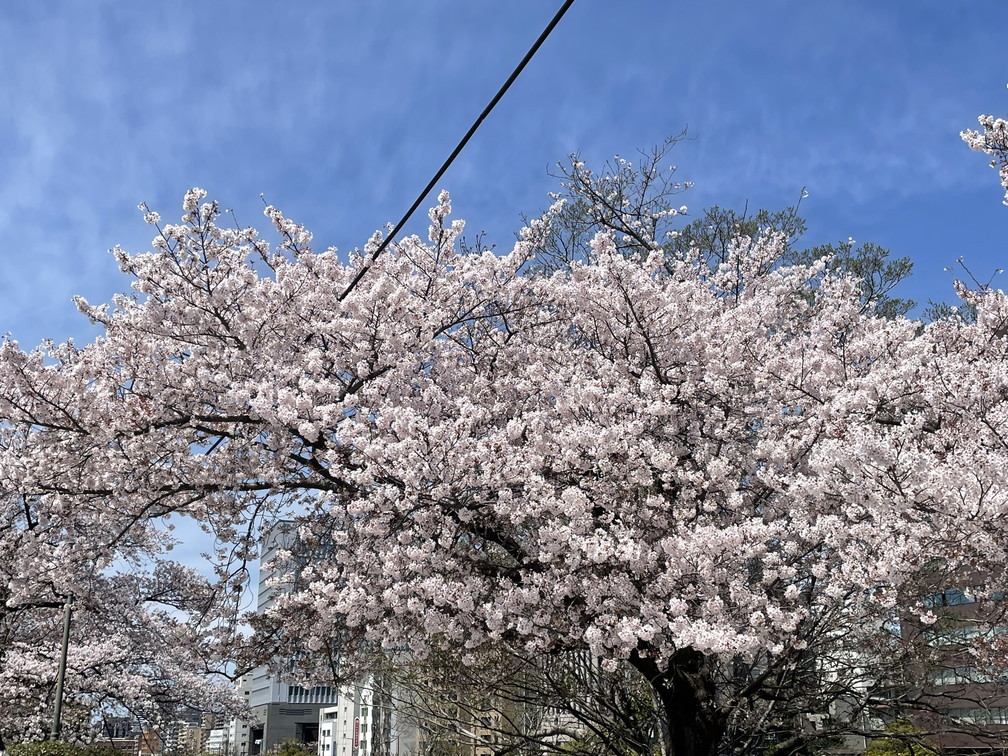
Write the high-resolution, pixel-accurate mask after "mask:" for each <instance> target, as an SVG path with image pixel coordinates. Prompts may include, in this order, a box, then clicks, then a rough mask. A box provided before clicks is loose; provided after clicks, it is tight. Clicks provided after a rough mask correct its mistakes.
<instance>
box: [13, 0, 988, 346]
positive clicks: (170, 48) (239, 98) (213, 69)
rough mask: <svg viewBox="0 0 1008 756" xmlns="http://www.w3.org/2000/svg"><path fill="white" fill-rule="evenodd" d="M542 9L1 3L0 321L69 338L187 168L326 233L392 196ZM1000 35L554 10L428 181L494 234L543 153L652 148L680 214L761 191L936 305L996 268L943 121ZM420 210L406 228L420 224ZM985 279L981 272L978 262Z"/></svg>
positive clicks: (963, 16)
mask: <svg viewBox="0 0 1008 756" xmlns="http://www.w3.org/2000/svg"><path fill="white" fill-rule="evenodd" d="M558 6H559V2H558V1H557V2H552V1H550V2H547V1H546V0H511V1H510V2H507V3H491V2H485V1H482V0H477V1H475V2H474V1H473V0H370V2H367V3H360V2H358V3H348V2H342V0H335V1H330V2H325V3H323V2H317V1H312V0H303V1H301V2H291V3H286V4H278V3H265V2H260V1H259V0H242V1H241V2H238V1H237V0H217V1H215V2H213V3H206V2H190V1H186V0H180V1H178V2H173V3H160V4H130V3H122V2H112V1H111V0H107V1H106V0H92V1H91V2H88V3H70V2H65V1H64V2H56V1H54V0H49V1H47V0H35V1H34V2H26V1H22V2H14V3H10V4H9V5H8V6H7V7H5V12H4V14H3V18H2V19H0V70H3V71H4V75H3V76H0V101H2V102H3V103H4V108H3V109H2V111H0V113H2V115H0V176H2V181H0V332H3V331H9V332H11V333H12V335H13V336H14V338H16V339H18V340H19V341H20V342H21V343H22V345H23V346H25V347H30V346H32V345H34V344H36V343H38V342H39V340H40V339H42V338H44V337H51V338H53V339H55V340H57V341H60V340H63V339H65V338H68V337H75V338H77V339H78V340H86V339H89V338H90V337H91V336H92V335H93V333H94V332H93V331H92V330H91V328H90V327H89V326H88V324H87V322H86V321H85V320H84V319H83V318H82V317H81V316H79V315H78V314H77V313H76V311H75V310H74V308H73V306H72V304H71V303H70V297H71V296H72V295H73V294H82V295H84V296H85V297H87V298H88V299H89V300H91V301H93V302H98V301H107V300H108V299H109V298H110V297H111V295H112V294H113V293H114V292H116V291H122V290H125V289H126V288H127V287H128V281H127V280H126V279H125V278H123V277H122V276H121V275H120V274H119V273H118V270H117V269H116V266H115V263H114V261H113V259H112V257H111V255H109V254H108V253H107V250H108V249H109V248H110V247H112V246H113V245H115V244H121V245H122V246H123V247H125V248H126V249H129V250H133V251H143V250H144V249H146V248H147V247H148V244H149V241H150V236H151V233H150V229H149V228H148V227H146V226H145V225H144V224H143V223H142V220H141V214H140V213H139V212H138V211H137V210H136V205H137V204H138V203H140V202H146V203H148V204H149V205H150V206H151V208H152V209H156V210H158V211H159V212H160V213H161V215H162V216H163V217H165V218H166V219H173V218H175V217H176V216H177V215H178V213H179V206H180V202H181V197H182V194H183V192H184V191H185V190H186V189H187V188H189V187H191V186H202V187H204V188H206V189H207V190H209V192H210V193H211V196H212V197H213V198H216V199H218V200H219V201H220V202H221V204H222V205H223V206H225V207H231V208H234V209H235V212H236V213H237V216H238V219H239V221H240V222H241V223H242V224H249V225H256V226H259V227H260V228H265V226H266V225H267V224H266V223H265V222H264V221H265V219H264V218H263V217H262V215H261V209H262V203H261V200H260V199H259V195H260V193H263V194H265V197H266V199H267V200H268V201H269V202H270V203H272V204H274V205H277V206H278V207H280V208H281V209H283V211H284V212H285V213H286V214H287V215H289V216H290V217H293V218H295V219H297V220H299V221H301V222H303V223H305V224H306V225H307V226H308V227H309V228H310V229H311V230H312V231H313V232H314V234H315V239H316V243H317V244H318V245H319V246H320V247H324V246H328V245H335V246H338V247H339V248H340V249H343V250H349V249H352V248H353V247H355V246H360V245H363V243H364V241H366V239H367V238H368V236H369V235H370V234H371V232H372V231H373V230H374V229H375V228H378V227H380V226H382V225H383V224H384V223H386V222H388V221H394V220H396V219H398V217H399V215H400V214H401V213H402V212H403V210H404V209H405V208H406V207H407V206H408V205H409V203H410V202H411V201H412V200H413V198H414V196H415V195H416V193H417V191H418V190H419V189H420V187H422V186H423V185H424V184H425V183H426V182H427V181H428V179H429V178H430V176H431V175H432V174H433V172H434V170H435V169H436V168H437V166H438V165H440V163H441V161H442V160H443V159H444V157H445V156H446V155H447V154H448V152H449V151H450V150H451V148H452V147H453V146H454V144H455V143H456V141H457V140H458V139H459V137H460V136H461V135H462V133H464V131H465V129H466V128H467V127H468V126H469V124H470V122H471V121H472V119H473V118H474V116H475V115H476V114H477V113H478V112H479V111H480V109H481V108H482V107H483V106H484V105H485V103H486V102H487V100H488V99H489V97H490V96H491V95H492V94H493V92H494V91H496V89H497V87H498V86H499V85H500V84H501V82H502V81H503V80H504V78H505V77H506V75H507V74H508V73H509V72H510V71H511V69H512V67H513V66H514V65H515V63H516V62H517V61H518V60H519V59H520V57H521V55H522V54H523V53H524V52H525V50H526V49H527V48H528V46H529V44H530V43H531V42H532V40H533V39H534V38H535V37H536V35H537V34H538V33H539V31H540V30H541V29H542V27H543V26H544V25H545V24H546V22H547V21H548V20H549V18H550V17H551V16H552V15H553V13H554V12H555V10H556V8H557V7H558ZM1006 81H1008V70H1006V69H1005V65H1004V49H1003V28H1002V27H1001V26H1000V25H999V24H996V23H990V22H989V21H988V20H985V19H984V18H983V17H982V15H981V14H977V13H969V12H966V10H964V9H963V8H962V7H961V6H957V5H955V4H950V3H947V2H932V1H930V0H916V1H915V2H914V3H905V2H901V3H877V2H867V1H860V0H845V2H842V3H809V2H797V1H791V0H766V1H765V2H761V3H739V2H727V1H726V0H712V1H709V2H703V3H699V2H694V3H668V2H660V1H659V0H622V2H620V3H614V2H611V0H609V1H607V0H577V2H575V4H574V6H573V8H572V9H571V10H570V12H569V13H568V14H567V17H566V18H565V19H564V21H563V22H562V23H561V25H560V26H559V27H558V28H557V30H556V31H555V32H554V35H553V36H552V37H551V38H550V39H549V41H548V42H547V43H546V45H545V47H544V48H543V49H542V50H541V52H540V54H539V55H538V56H537V58H536V59H535V60H534V61H533V62H532V64H531V65H530V66H529V68H528V69H527V70H526V71H525V73H524V74H523V76H522V78H521V79H519V80H518V82H517V83H516V85H515V86H514V88H513V89H512V91H511V92H510V93H509V94H508V95H507V97H506V98H505V99H504V101H503V102H502V103H501V105H500V106H499V107H498V108H497V110H496V111H495V112H494V113H493V114H492V116H491V117H490V119H489V120H488V121H487V122H486V123H485V124H484V126H483V128H482V129H481V131H480V132H479V133H478V134H477V135H476V137H475V138H474V140H473V141H472V142H471V143H470V145H469V147H468V148H467V149H466V151H465V152H464V153H463V154H462V156H461V157H460V158H459V160H458V161H457V162H456V164H455V165H454V166H453V168H452V169H451V170H450V171H449V173H448V174H447V175H446V176H445V177H444V179H443V180H442V182H441V184H440V186H439V188H447V189H448V190H449V191H450V192H451V193H452V197H453V204H454V206H455V211H456V215H458V216H460V217H463V218H466V220H467V222H468V231H469V233H470V234H471V233H474V232H477V231H480V230H485V231H486V232H487V234H488V236H487V239H488V241H491V242H495V243H497V244H498V245H500V246H505V247H506V246H510V243H511V240H512V238H513V237H512V233H513V231H514V230H515V229H517V228H518V226H519V225H520V221H519V216H520V215H521V214H522V213H527V214H534V213H536V212H538V211H539V210H540V209H542V208H543V207H544V206H545V205H546V204H548V200H547V197H546V194H547V192H549V191H551V190H553V189H555V188H556V182H555V180H554V179H552V178H550V177H549V176H548V175H547V172H548V171H549V170H550V168H551V166H553V165H555V164H556V162H557V161H560V160H563V159H564V157H565V156H566V155H567V154H568V153H570V152H572V151H575V150H578V151H580V152H581V153H582V155H583V157H584V159H585V160H586V161H587V162H588V163H589V164H593V163H595V164H600V163H601V162H603V161H604V160H605V159H606V158H607V157H609V156H611V155H613V154H614V153H620V154H622V155H626V156H628V155H632V154H634V152H635V150H636V149H637V148H647V147H649V146H651V145H653V144H656V143H659V142H661V141H662V140H663V139H664V138H665V137H666V136H668V135H671V134H675V133H678V132H679V131H680V130H681V129H683V128H684V127H688V134H689V137H690V138H689V140H688V141H685V142H682V143H681V144H679V145H678V146H677V147H676V148H675V150H674V154H673V155H672V156H671V158H672V162H674V163H675V164H677V165H678V166H679V173H678V177H679V178H680V179H681V180H688V181H692V182H694V183H695V186H694V188H693V189H692V190H690V192H688V193H687V194H685V195H684V196H683V200H682V201H683V202H684V203H685V204H687V205H688V206H689V207H690V208H691V209H692V210H694V211H699V210H700V209H701V208H703V207H705V206H708V205H711V204H719V205H722V206H732V207H741V206H742V204H743V203H745V202H746V201H748V203H749V207H750V208H756V207H768V208H771V209H773V208H779V207H783V206H785V205H787V204H789V203H791V202H793V201H794V200H795V199H796V198H797V197H798V195H799V193H800V191H801V189H802V187H803V186H806V187H807V188H808V192H809V198H808V199H807V200H805V202H804V203H803V210H804V214H805V216H806V217H807V219H808V222H809V234H808V236H807V241H808V242H809V243H810V244H811V243H818V242H824V241H837V240H841V239H846V238H847V237H848V236H852V237H854V238H855V239H857V240H859V241H875V242H878V243H880V244H882V245H884V246H887V247H889V248H891V249H892V251H893V253H894V254H896V255H909V256H911V257H912V258H913V260H914V261H915V263H916V273H915V275H914V278H913V280H912V282H910V284H909V285H907V286H905V287H904V288H903V291H902V292H901V293H902V294H903V295H904V296H911V297H914V298H916V299H918V300H923V301H926V300H927V299H929V298H931V299H948V298H950V297H951V282H952V276H951V274H949V273H947V272H945V271H944V268H945V267H946V266H950V265H953V264H954V261H955V259H956V258H957V257H959V256H964V257H965V258H966V261H967V263H968V264H969V265H970V267H971V268H972V269H973V270H974V272H976V273H977V275H978V276H979V277H982V278H984V279H986V278H987V277H988V276H989V275H990V274H991V273H992V272H993V270H994V269H995V268H998V267H1002V266H1003V257H1004V251H1003V241H1002V240H1003V239H1004V231H1005V228H1006V224H1008V208H1005V207H1004V206H1003V205H1002V204H1001V197H1002V194H1003V192H1002V190H1001V189H1000V187H999V185H998V181H997V176H996V173H995V172H994V171H992V170H991V169H989V168H987V167H986V164H985V162H986V161H985V158H984V156H982V155H980V154H978V153H973V152H970V151H969V150H968V149H967V148H966V146H965V145H963V144H962V143H961V142H960V140H959V137H958V132H959V131H960V130H961V129H963V128H970V127H973V126H974V125H975V123H976V116H977V115H978V114H980V113H982V112H983V113H993V114H995V115H1003V114H1004V113H1005V111H1008V93H1006V90H1005V82H1006ZM424 219H425V215H424V214H423V213H418V217H417V219H416V220H415V222H414V224H413V225H412V228H413V229H414V230H417V229H422V227H423V225H424ZM995 280H997V279H995Z"/></svg>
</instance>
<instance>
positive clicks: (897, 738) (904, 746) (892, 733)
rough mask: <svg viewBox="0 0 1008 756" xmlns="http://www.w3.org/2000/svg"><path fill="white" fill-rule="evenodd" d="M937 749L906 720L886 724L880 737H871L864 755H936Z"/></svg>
mask: <svg viewBox="0 0 1008 756" xmlns="http://www.w3.org/2000/svg"><path fill="white" fill-rule="evenodd" d="M937 755H938V750H937V749H936V748H935V747H934V745H932V744H931V743H929V742H928V741H927V739H926V738H925V737H924V735H923V733H922V732H921V730H920V729H919V728H918V727H916V726H915V725H914V724H913V723H911V722H907V721H906V720H896V721H894V722H890V723H889V724H887V725H886V727H885V730H884V732H883V734H882V735H881V736H880V737H876V738H873V739H872V741H871V742H870V743H869V744H868V747H867V748H865V752H864V756H937Z"/></svg>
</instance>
